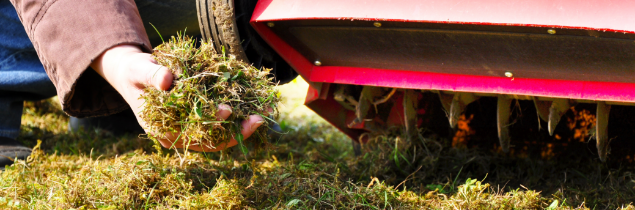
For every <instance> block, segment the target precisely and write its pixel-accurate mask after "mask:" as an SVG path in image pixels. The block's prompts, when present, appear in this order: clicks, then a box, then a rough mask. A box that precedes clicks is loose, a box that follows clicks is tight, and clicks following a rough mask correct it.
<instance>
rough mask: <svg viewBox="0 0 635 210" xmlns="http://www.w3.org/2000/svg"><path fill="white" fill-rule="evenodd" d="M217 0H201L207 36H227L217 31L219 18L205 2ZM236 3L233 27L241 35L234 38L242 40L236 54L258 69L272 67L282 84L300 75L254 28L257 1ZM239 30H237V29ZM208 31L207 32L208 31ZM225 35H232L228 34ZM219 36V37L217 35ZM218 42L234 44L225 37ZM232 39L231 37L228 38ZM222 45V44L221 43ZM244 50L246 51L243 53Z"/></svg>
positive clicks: (224, 0) (203, 30)
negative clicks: (253, 20)
mask: <svg viewBox="0 0 635 210" xmlns="http://www.w3.org/2000/svg"><path fill="white" fill-rule="evenodd" d="M212 1H213V0H197V5H198V6H197V7H198V14H199V21H200V26H201V34H202V35H203V37H204V38H208V37H209V38H211V39H214V37H219V38H220V39H222V38H223V35H222V34H220V33H218V32H217V33H216V34H215V33H214V32H216V31H217V29H216V28H218V27H217V26H216V25H212V24H215V21H213V20H214V19H215V17H214V16H213V14H212V13H213V12H208V10H207V8H208V7H206V6H205V5H211V4H210V2H212ZM217 1H218V0H217ZM231 1H232V0H221V1H220V2H222V3H224V4H230V3H231ZM233 1H234V2H233V3H234V4H233V5H231V6H230V7H232V6H233V9H234V19H235V20H234V26H235V27H236V28H235V29H234V30H232V31H233V32H234V33H235V32H237V33H238V34H237V36H236V35H235V34H234V36H233V37H238V40H239V42H240V47H242V49H232V51H234V52H237V53H236V54H241V55H244V56H245V57H246V61H247V62H250V63H252V65H254V67H256V68H263V67H264V68H269V69H271V76H272V77H274V80H275V81H276V82H279V84H285V83H288V82H290V81H292V80H293V79H295V78H296V77H297V76H298V73H297V72H296V71H295V70H293V68H291V66H289V64H288V63H287V62H286V61H284V59H282V57H280V55H278V53H276V51H274V50H273V48H271V47H270V46H269V45H268V44H267V43H266V42H265V41H264V40H263V39H262V38H261V37H260V35H258V33H257V32H256V30H254V29H253V28H252V27H251V25H250V24H249V21H250V20H251V15H252V13H253V11H254V9H255V8H256V4H257V3H258V1H257V0H233ZM236 29H237V30H236ZM206 31H207V32H206ZM225 37H229V36H227V35H225ZM217 39H218V38H217ZM214 41H215V42H216V41H218V42H220V43H221V45H226V46H229V47H231V46H233V45H231V44H229V45H228V44H227V42H225V40H214ZM227 41H231V40H227ZM217 46H219V45H217ZM243 53H244V54H243Z"/></svg>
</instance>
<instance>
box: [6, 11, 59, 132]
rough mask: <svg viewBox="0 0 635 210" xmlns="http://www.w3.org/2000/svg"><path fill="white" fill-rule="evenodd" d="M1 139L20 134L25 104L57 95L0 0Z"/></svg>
mask: <svg viewBox="0 0 635 210" xmlns="http://www.w3.org/2000/svg"><path fill="white" fill-rule="evenodd" d="M0 25H1V26H2V27H0V136H2V137H8V138H12V139H15V138H16V137H17V136H18V134H19V133H20V122H21V117H22V108H23V103H24V100H41V99H45V98H49V97H52V96H54V95H55V94H56V91H55V86H54V85H53V83H52V82H51V80H50V79H49V78H48V76H47V75H46V72H45V71H44V67H43V66H42V64H41V63H40V60H39V59H38V57H37V53H36V52H35V49H34V48H33V44H31V40H29V37H28V36H27V34H26V32H25V31H24V27H23V26H22V23H21V22H20V19H19V18H18V15H17V12H16V11H15V8H13V5H11V3H10V2H9V1H7V0H0Z"/></svg>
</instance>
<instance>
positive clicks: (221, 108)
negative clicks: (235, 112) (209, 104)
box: [218, 106, 232, 114]
mask: <svg viewBox="0 0 635 210" xmlns="http://www.w3.org/2000/svg"><path fill="white" fill-rule="evenodd" d="M218 109H220V110H225V111H228V112H229V114H231V113H232V109H231V108H229V107H226V106H220V107H218Z"/></svg>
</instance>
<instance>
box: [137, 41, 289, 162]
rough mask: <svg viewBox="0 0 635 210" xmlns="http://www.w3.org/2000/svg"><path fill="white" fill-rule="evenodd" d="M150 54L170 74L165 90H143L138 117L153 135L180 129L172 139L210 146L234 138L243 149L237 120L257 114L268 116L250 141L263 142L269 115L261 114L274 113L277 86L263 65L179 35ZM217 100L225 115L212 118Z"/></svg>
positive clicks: (157, 135) (276, 112)
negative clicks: (170, 81)
mask: <svg viewBox="0 0 635 210" xmlns="http://www.w3.org/2000/svg"><path fill="white" fill-rule="evenodd" d="M153 56H154V58H155V59H156V61H157V62H158V63H159V64H160V65H163V66H165V67H167V68H169V69H170V70H172V72H173V73H174V75H175V77H174V82H173V86H172V87H171V89H170V90H169V91H162V90H157V89H156V88H154V87H146V88H145V90H144V91H145V94H144V96H142V97H143V98H144V99H145V100H146V104H145V108H144V110H143V113H142V115H141V116H142V118H143V120H145V122H146V123H147V126H148V128H147V129H148V130H149V131H150V133H152V135H154V137H158V138H162V137H164V136H165V135H166V134H168V133H179V132H180V135H179V136H178V137H177V138H179V139H187V141H184V143H185V142H188V143H190V142H191V143H194V144H199V145H201V146H212V147H213V145H218V144H219V143H222V142H225V141H228V140H229V139H231V138H232V137H235V139H236V140H238V142H239V145H240V146H241V148H242V149H243V152H245V150H244V149H245V147H244V144H243V142H242V139H243V137H242V135H241V134H240V130H241V129H242V126H241V121H243V120H245V119H246V118H247V117H248V116H249V115H261V116H263V118H265V119H269V120H265V121H266V122H265V123H264V124H263V126H261V127H260V128H259V129H258V130H257V131H256V132H254V134H253V135H252V136H253V137H252V138H251V139H260V140H261V141H260V142H256V143H258V144H255V145H262V143H266V142H267V141H266V132H267V127H268V126H267V124H268V123H270V122H268V121H271V119H270V118H268V117H267V116H265V115H263V113H264V114H273V115H277V114H278V111H277V108H276V106H277V104H278V102H279V94H278V92H277V90H276V86H277V85H276V83H274V82H273V80H272V78H270V77H268V76H267V75H268V74H269V69H262V70H260V69H257V68H255V67H253V66H252V65H250V64H247V63H245V62H242V61H238V60H236V58H235V56H232V55H229V56H226V55H225V52H221V53H220V54H219V53H218V52H216V51H215V50H214V47H213V46H212V43H211V42H209V43H208V42H201V43H200V47H196V40H195V39H192V38H190V37H187V36H181V35H179V36H177V37H172V38H171V39H170V40H169V41H168V42H165V43H163V44H161V45H159V46H157V47H156V48H155V49H154V53H153ZM220 104H227V105H229V106H230V107H231V108H232V114H231V116H230V117H229V118H228V119H226V120H219V119H217V117H216V114H217V112H218V105H220ZM254 137H256V138H254ZM252 142H254V141H252Z"/></svg>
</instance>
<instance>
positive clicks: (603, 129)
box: [595, 101, 611, 162]
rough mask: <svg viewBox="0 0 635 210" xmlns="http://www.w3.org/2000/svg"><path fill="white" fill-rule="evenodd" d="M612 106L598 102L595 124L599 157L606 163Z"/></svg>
mask: <svg viewBox="0 0 635 210" xmlns="http://www.w3.org/2000/svg"><path fill="white" fill-rule="evenodd" d="M610 111H611V105H607V104H606V102H604V101H598V103H597V112H596V120H597V121H596V124H595V126H596V127H595V140H596V142H597V148H598V156H600V161H602V162H605V161H606V157H607V155H608V152H609V134H608V127H609V126H608V125H609V112H610Z"/></svg>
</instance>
